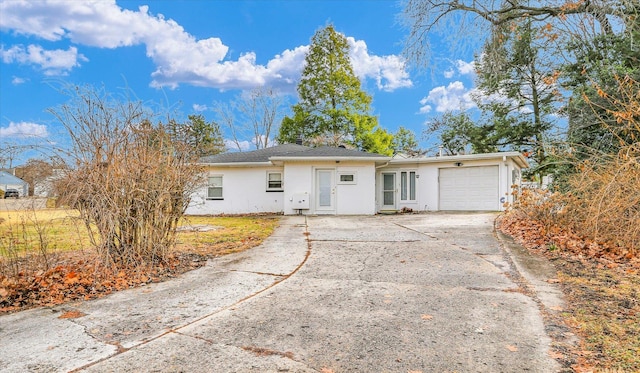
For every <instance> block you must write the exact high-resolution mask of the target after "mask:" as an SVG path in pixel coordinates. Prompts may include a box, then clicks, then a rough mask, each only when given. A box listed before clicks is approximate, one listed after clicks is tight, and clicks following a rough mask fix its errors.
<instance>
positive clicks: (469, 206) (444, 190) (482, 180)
mask: <svg viewBox="0 0 640 373" xmlns="http://www.w3.org/2000/svg"><path fill="white" fill-rule="evenodd" d="M498 173H499V170H498V166H482V167H463V168H441V169H440V175H439V176H440V177H439V193H440V197H439V200H440V201H439V202H440V207H439V209H440V210H471V211H473V210H478V211H495V210H498V209H499V201H498V200H499V191H498V186H499V183H498V177H499V175H498Z"/></svg>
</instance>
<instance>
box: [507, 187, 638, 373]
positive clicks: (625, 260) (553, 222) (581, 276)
mask: <svg viewBox="0 0 640 373" xmlns="http://www.w3.org/2000/svg"><path fill="white" fill-rule="evenodd" d="M553 201H557V200H556V199H555V197H551V196H550V195H549V194H546V193H542V192H527V193H525V194H524V200H521V201H520V206H522V209H520V210H517V209H512V210H509V211H507V212H506V213H505V214H504V215H502V216H501V218H500V219H499V228H500V229H501V230H502V231H504V232H505V233H507V234H510V235H512V236H513V237H514V238H516V239H517V240H518V242H520V243H521V244H522V245H524V246H525V247H527V248H528V249H530V250H532V251H533V252H535V253H538V254H542V255H545V256H547V257H548V258H550V260H551V261H552V262H553V264H554V265H555V267H556V269H557V271H558V280H559V283H560V286H561V287H562V290H563V293H564V297H565V300H566V307H565V309H564V310H563V312H562V314H561V316H562V318H563V319H564V321H565V322H566V324H567V325H568V326H569V327H570V328H571V329H572V330H573V332H574V333H575V334H576V335H578V336H580V343H579V345H578V346H575V347H571V346H569V347H564V348H561V349H560V350H559V351H557V352H558V353H559V355H558V356H561V357H562V358H561V359H560V360H561V362H562V363H563V364H564V365H565V367H567V368H568V369H570V370H571V371H575V372H638V371H640V258H638V257H637V253H638V252H637V250H636V251H630V250H628V249H625V248H623V247H620V246H615V247H614V246H607V245H606V244H598V243H597V242H595V241H593V240H592V239H589V238H585V237H582V236H580V235H578V234H576V233H575V232H572V231H571V230H568V229H566V228H563V227H561V226H558V225H557V224H558V223H557V219H556V218H555V215H557V212H556V211H553V209H551V208H550V206H553V203H552V202H553ZM537 219H540V220H537ZM632 228H633V227H632ZM625 252H626V254H625V255H621V254H622V253H625ZM632 254H633V255H632ZM559 346H562V342H560V345H559Z"/></svg>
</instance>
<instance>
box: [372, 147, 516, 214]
mask: <svg viewBox="0 0 640 373" xmlns="http://www.w3.org/2000/svg"><path fill="white" fill-rule="evenodd" d="M455 162H456V161H454V160H446V159H444V160H443V162H433V163H417V162H416V163H403V164H394V163H391V164H389V165H388V166H386V167H383V168H380V169H378V172H377V182H376V196H377V201H376V209H377V211H380V210H381V209H382V202H381V201H382V189H381V188H382V173H383V172H396V188H397V190H398V191H399V190H400V172H401V171H408V172H409V171H416V174H417V175H418V176H419V177H418V178H417V179H416V200H415V201H401V200H400V193H399V192H398V193H397V194H396V201H397V210H402V208H403V207H407V208H410V209H412V210H413V211H438V210H439V180H438V176H439V169H441V168H453V167H456V168H457V166H455ZM462 163H463V166H461V167H478V166H495V165H497V166H498V172H499V190H498V195H499V197H500V198H504V201H505V202H509V203H513V195H512V193H511V192H512V190H513V189H512V187H511V185H512V184H513V182H514V180H513V177H512V176H513V170H514V169H518V170H519V167H517V166H516V164H515V163H514V162H513V160H512V159H507V160H506V161H503V160H502V158H496V159H489V160H465V161H463V162H462ZM517 182H518V183H519V181H517ZM499 205H500V209H504V207H503V206H502V203H500V204H499Z"/></svg>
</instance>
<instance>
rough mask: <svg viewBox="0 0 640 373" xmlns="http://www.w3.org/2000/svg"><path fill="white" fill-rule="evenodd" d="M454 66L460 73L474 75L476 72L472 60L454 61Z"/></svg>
mask: <svg viewBox="0 0 640 373" xmlns="http://www.w3.org/2000/svg"><path fill="white" fill-rule="evenodd" d="M456 68H457V69H458V72H459V73H460V75H475V73H476V63H475V62H474V61H471V62H465V61H462V60H457V61H456Z"/></svg>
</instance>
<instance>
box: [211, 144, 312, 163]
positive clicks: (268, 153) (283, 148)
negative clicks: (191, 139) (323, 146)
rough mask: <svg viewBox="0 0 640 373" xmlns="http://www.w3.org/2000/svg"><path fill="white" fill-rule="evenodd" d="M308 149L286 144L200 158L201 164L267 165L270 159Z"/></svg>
mask: <svg viewBox="0 0 640 373" xmlns="http://www.w3.org/2000/svg"><path fill="white" fill-rule="evenodd" d="M306 149H310V148H309V147H307V146H302V145H297V144H284V145H278V146H272V147H270V148H264V149H258V150H253V151H249V152H234V153H222V154H216V155H210V156H207V157H202V158H200V163H203V164H210V163H216V164H217V163H265V162H269V158H270V157H274V156H279V155H286V154H289V153H296V152H300V151H302V150H306Z"/></svg>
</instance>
